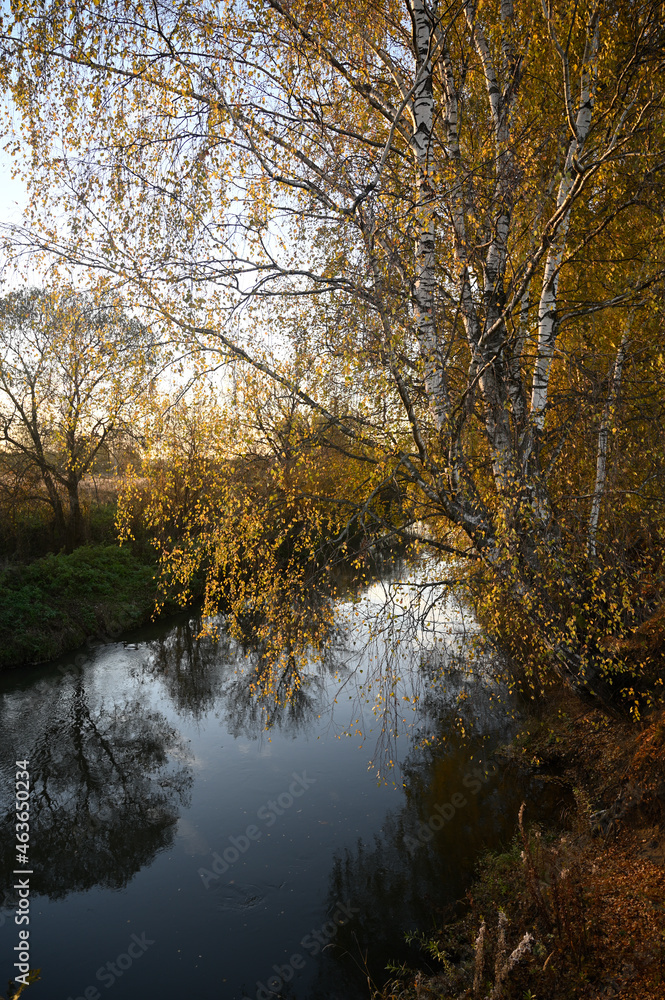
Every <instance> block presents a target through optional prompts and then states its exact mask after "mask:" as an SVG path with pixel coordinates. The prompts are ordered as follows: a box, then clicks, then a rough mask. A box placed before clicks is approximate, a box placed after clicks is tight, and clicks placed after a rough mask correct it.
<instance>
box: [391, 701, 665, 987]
mask: <svg viewBox="0 0 665 1000" xmlns="http://www.w3.org/2000/svg"><path fill="white" fill-rule="evenodd" d="M504 757H505V758H506V761H505V763H506V766H514V767H520V768H528V769H530V770H532V771H536V772H538V773H539V774H541V775H546V776H548V777H549V778H550V780H552V781H556V782H558V783H560V784H561V786H562V788H563V787H564V786H568V787H569V788H572V789H573V790H574V793H575V800H576V803H577V806H576V809H574V810H572V811H571V812H570V813H569V814H568V815H567V816H565V817H564V826H565V829H562V828H559V829H554V828H549V829H548V828H543V827H541V826H539V825H538V817H537V815H533V814H532V815H529V803H526V807H525V811H524V816H523V818H522V819H521V821H520V822H519V825H518V829H517V833H516V836H515V839H514V841H513V843H512V845H511V846H510V848H509V849H508V850H506V851H505V852H504V853H501V854H493V855H488V856H486V857H485V858H483V859H482V861H481V863H480V865H479V869H478V876H477V880H476V882H475V884H474V885H473V887H472V888H471V890H470V892H469V893H468V897H467V899H466V901H465V902H464V905H463V912H462V915H461V916H460V917H459V919H458V920H457V921H456V922H454V923H450V924H447V925H446V926H444V927H440V928H437V929H436V930H435V931H434V932H433V933H432V935H431V936H430V937H429V938H428V939H426V940H425V941H423V952H422V960H421V962H420V963H419V965H418V966H417V967H414V968H405V969H402V970H401V974H400V975H398V976H397V978H395V979H394V980H393V982H392V983H391V984H389V985H388V986H387V987H386V988H385V989H383V990H382V991H379V992H377V993H375V994H374V997H375V1000H379V998H381V1000H416V998H417V1000H425V998H432V1000H454V998H455V1000H457V998H469V1000H470V998H475V1000H499V998H503V1000H573V998H574V1000H577V998H584V1000H600V998H605V997H621V998H625V1000H656V998H663V997H665V838H664V837H663V832H662V831H663V822H664V820H665V712H663V711H662V710H661V711H659V712H654V713H653V715H652V716H651V718H650V719H649V720H648V722H646V723H645V724H643V726H642V727H641V728H638V727H637V726H636V725H635V724H634V723H630V722H624V721H617V720H610V719H608V718H607V717H606V716H604V715H603V714H602V713H600V712H590V711H589V710H588V707H586V708H585V707H583V706H582V705H581V704H580V703H578V702H576V701H575V700H574V699H573V698H572V697H571V696H565V697H564V696H561V699H560V701H559V704H558V707H557V710H556V711H553V712H552V713H551V714H550V715H549V716H548V717H547V718H546V719H545V720H544V721H540V722H533V723H532V724H531V726H530V727H529V730H528V731H527V732H525V733H524V734H523V735H522V736H521V737H520V738H519V739H518V740H517V741H516V742H515V743H514V744H513V745H512V746H511V747H509V748H506V749H505V751H504Z"/></svg>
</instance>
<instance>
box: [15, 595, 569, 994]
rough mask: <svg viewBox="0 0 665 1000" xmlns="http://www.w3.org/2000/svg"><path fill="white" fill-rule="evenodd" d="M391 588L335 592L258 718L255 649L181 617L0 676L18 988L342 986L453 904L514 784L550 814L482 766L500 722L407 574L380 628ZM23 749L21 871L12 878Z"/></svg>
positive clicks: (504, 834)
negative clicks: (23, 947)
mask: <svg viewBox="0 0 665 1000" xmlns="http://www.w3.org/2000/svg"><path fill="white" fill-rule="evenodd" d="M386 585H387V584H385V583H384V584H383V585H379V584H377V585H374V586H373V587H372V588H371V589H370V590H369V591H367V592H366V593H365V595H364V596H365V602H364V603H361V604H360V605H354V604H351V603H349V604H340V606H339V616H338V617H339V621H338V624H339V630H338V633H337V636H336V638H335V639H334V640H333V641H332V642H331V645H330V647H329V648H328V649H327V650H326V653H325V655H324V657H323V659H322V660H321V661H318V660H316V659H315V658H312V661H311V663H310V664H309V667H308V669H307V671H306V674H305V676H303V681H302V687H301V690H300V693H299V696H298V698H297V699H296V700H295V701H294V702H292V703H291V705H289V706H287V707H285V708H280V707H279V706H278V705H273V706H272V708H270V710H269V717H270V728H269V729H268V730H266V728H265V725H266V714H265V710H262V709H261V707H260V706H259V705H257V702H256V700H255V699H254V698H253V697H252V695H251V693H250V691H249V685H248V677H249V676H251V675H252V672H253V671H256V667H257V661H256V655H255V654H253V653H252V652H251V651H250V652H247V653H245V652H243V651H242V650H241V649H239V647H238V646H237V645H236V644H235V643H233V642H232V641H231V640H229V639H228V638H224V637H222V639H221V640H220V642H219V643H218V644H216V645H215V644H213V643H212V642H210V641H208V640H206V641H202V642H200V643H197V642H196V641H195V638H194V636H195V634H196V632H197V628H198V623H197V622H196V621H195V620H193V619H192V620H190V619H189V618H187V617H186V616H183V617H181V618H179V619H177V620H175V621H171V622H169V623H165V624H163V625H160V626H154V627H151V628H148V629H144V630H142V631H141V632H136V633H134V634H132V635H131V636H128V637H125V641H118V642H115V643H110V644H107V645H104V646H100V647H98V648H96V649H94V650H92V651H90V652H89V653H88V654H86V655H85V656H79V657H77V658H75V657H70V658H68V659H64V660H62V661H60V662H58V663H56V664H50V665H48V666H45V667H42V668H39V669H37V670H32V671H22V672H15V673H13V674H9V675H5V676H4V677H2V678H0V713H1V714H0V768H1V772H0V773H1V788H0V816H1V817H2V824H1V826H2V848H1V856H0V864H1V871H0V893H1V894H2V895H0V905H1V906H2V909H0V947H1V949H2V950H1V951H0V963H1V964H0V983H3V984H4V982H6V981H7V980H8V979H11V978H13V977H14V976H15V975H16V974H17V970H15V969H14V967H13V965H14V962H15V961H16V960H17V959H16V955H17V952H15V951H14V949H15V946H16V945H17V944H18V943H19V930H21V929H24V930H25V929H28V930H29V939H28V941H29V949H30V966H31V968H33V969H37V968H38V969H40V970H41V979H40V981H39V982H37V983H36V984H34V985H31V986H30V987H29V988H28V990H27V992H26V994H25V995H26V996H29V997H30V998H31V1000H32V998H34V1000H41V998H48V1000H67V998H72V1000H75V998H78V997H85V998H86V1000H98V998H99V997H106V996H109V997H116V998H125V1000H137V998H139V997H140V998H145V997H148V996H150V997H153V996H154V997H159V998H162V1000H179V998H185V997H186V998H190V997H196V998H197V1000H232V998H238V1000H240V998H242V997H251V998H259V1000H267V998H268V997H276V996H279V997H293V998H299V1000H305V998H328V1000H333V998H345V1000H354V998H356V997H358V998H359V997H366V996H367V995H368V991H367V976H368V975H371V976H372V978H373V980H374V981H375V982H379V981H381V979H382V977H384V976H385V973H384V971H383V970H384V968H385V965H386V963H387V962H388V961H391V960H392V961H405V960H406V961H413V962H415V961H417V952H416V951H415V949H414V946H410V945H406V943H405V942H404V931H405V930H407V929H409V928H419V927H420V928H429V927H430V926H431V923H432V921H433V920H434V919H435V918H436V917H437V916H439V917H440V916H441V914H442V912H443V911H444V910H445V908H446V906H447V905H448V904H454V902H455V901H456V900H458V899H459V898H460V897H462V896H463V894H464V892H465V889H466V887H467V886H468V884H469V881H470V878H471V876H472V872H473V865H474V863H475V861H476V860H477V857H478V854H479V853H480V852H482V851H483V850H484V849H485V848H489V847H496V846H498V845H500V844H502V843H506V842H507V841H508V840H509V839H510V837H511V835H512V833H513V831H514V828H515V820H516V815H517V811H518V808H519V805H520V802H521V801H522V799H523V798H524V797H525V796H526V797H527V798H528V799H529V800H530V801H531V803H532V805H531V809H532V815H535V814H536V813H537V812H538V811H539V810H540V814H541V815H543V811H544V810H549V814H551V810H552V809H553V808H555V806H554V804H553V803H552V802H547V800H546V797H545V790H543V789H542V788H539V787H538V786H537V785H532V786H531V787H524V786H521V785H520V784H519V781H518V779H517V778H516V777H515V776H510V775H505V774H503V773H502V771H501V770H500V769H498V770H497V768H496V765H495V764H492V757H491V751H492V748H493V747H494V746H496V745H497V743H500V742H502V741H504V740H505V739H507V738H508V737H509V735H510V732H511V731H512V729H514V725H515V723H514V721H511V719H510V713H509V712H507V709H506V704H505V702H504V703H502V704H499V703H498V701H497V697H498V696H499V695H500V694H501V692H500V690H499V689H497V688H496V687H495V686H493V685H492V683H491V682H490V681H489V679H488V677H487V675H488V664H486V663H485V662H484V661H483V660H482V659H476V660H473V658H472V656H471V654H470V653H469V652H468V648H467V647H465V646H464V644H463V642H461V640H460V639H459V636H458V635H456V634H451V635H447V633H448V632H450V633H458V632H459V629H460V627H461V626H462V624H463V620H462V616H461V615H460V614H459V613H458V612H457V611H455V610H454V609H452V608H448V609H443V610H439V611H438V613H437V622H436V623H435V624H432V625H431V627H430V628H428V629H427V630H426V632H425V633H424V634H423V632H422V630H419V629H417V628H416V627H415V626H414V624H413V621H412V619H411V616H410V613H409V608H408V601H409V598H410V596H412V594H413V589H411V590H409V588H407V589H406V590H403V591H401V592H400V594H401V598H400V600H401V606H400V604H399V603H393V604H392V607H391V613H390V614H384V616H383V617H381V618H376V612H377V609H378V607H379V604H380V603H381V601H382V600H383V597H384V596H385V586H386ZM356 612H359V614H358V615H356ZM430 617H431V616H430ZM370 622H372V623H373V624H372V628H371V632H372V634H370V625H369V623H370ZM433 628H435V629H436V630H437V631H438V633H439V641H438V642H437V641H435V640H434V638H433V634H432V631H431V629H433ZM398 640H399V642H398ZM469 665H471V666H472V667H473V670H472V671H471V670H469V669H468V667H469ZM444 667H445V669H443V668H444ZM368 679H370V680H371V679H373V681H374V683H373V686H372V687H371V690H368V688H367V683H368ZM393 692H395V697H391V695H392V693H393ZM405 698H408V699H409V700H408V701H407V700H404V699H405ZM460 706H461V707H462V713H463V714H462V718H463V719H464V720H465V721H464V722H462V723H460V722H459V717H460ZM456 720H457V721H456ZM471 721H473V736H472V737H471V738H469V736H468V735H467V737H466V738H463V737H462V732H461V729H462V728H469V727H470V723H471ZM441 736H445V737H446V739H445V742H444V743H443V744H441V743H440V737H441ZM26 758H27V759H29V770H30V778H31V799H30V807H31V808H30V811H31V821H30V842H29V854H28V858H29V865H28V866H27V868H28V870H29V871H31V872H32V874H30V875H29V876H26V875H24V874H21V875H17V876H14V875H13V874H12V873H13V872H14V870H15V869H19V868H21V867H23V868H25V867H26V866H22V865H21V864H20V862H18V861H17V860H16V858H17V857H18V855H17V853H16V847H15V832H14V824H15V822H16V815H15V812H14V796H13V793H14V781H15V766H14V762H15V761H16V760H23V759H26ZM26 879H27V880H28V882H29V897H28V900H29V913H28V915H29V925H28V924H26V923H23V924H20V925H17V923H16V922H15V913H16V908H17V906H18V905H19V900H18V890H17V889H16V888H14V887H15V886H16V885H17V884H19V880H22V881H24V882H25V880H26ZM24 895H25V894H24ZM22 905H23V906H25V904H22ZM0 989H1V987H0Z"/></svg>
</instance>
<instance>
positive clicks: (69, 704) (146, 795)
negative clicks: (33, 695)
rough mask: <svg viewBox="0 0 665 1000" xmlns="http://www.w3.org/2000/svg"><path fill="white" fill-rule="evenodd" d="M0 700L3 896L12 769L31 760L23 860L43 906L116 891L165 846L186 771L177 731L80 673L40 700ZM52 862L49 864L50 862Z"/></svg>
mask: <svg viewBox="0 0 665 1000" xmlns="http://www.w3.org/2000/svg"><path fill="white" fill-rule="evenodd" d="M26 707H27V706H26V704H25V703H24V702H23V701H22V699H20V698H19V697H11V696H9V697H7V696H6V697H5V699H4V704H3V714H2V730H1V735H0V752H1V753H2V761H3V775H6V780H3V783H2V797H1V799H0V802H2V815H3V819H2V821H1V822H0V845H1V846H0V866H1V871H2V877H3V878H4V879H5V880H6V881H5V885H4V888H5V891H6V892H8V893H9V895H11V886H12V882H13V880H12V879H11V877H10V875H11V872H12V870H13V868H14V864H13V855H14V839H15V838H14V823H15V816H14V813H13V812H12V810H11V801H10V799H9V795H8V793H9V792H10V791H11V790H13V774H12V773H11V772H12V770H13V768H12V767H11V765H12V764H13V762H14V761H15V760H16V759H18V758H19V757H21V758H28V759H29V761H30V776H31V785H32V788H31V796H30V843H31V847H30V862H31V868H32V869H33V871H34V875H35V878H34V882H35V883H36V884H37V885H39V887H40V891H41V892H43V893H44V894H46V895H48V896H49V897H50V898H51V899H58V898H60V897H62V896H65V895H66V894H67V893H70V892H79V891H82V890H86V889H90V888H92V887H93V886H105V887H107V888H111V889H120V888H122V887H123V886H125V885H127V883H128V882H129V881H130V879H131V878H132V876H133V875H134V874H135V873H136V872H137V871H139V870H140V869H141V868H142V867H143V866H144V865H146V864H148V863H149V862H150V861H151V860H152V858H153V857H154V855H155V854H156V852H157V851H159V850H161V849H163V848H164V847H166V846H168V844H170V843H171V841H172V840H173V835H174V829H175V824H176V823H177V820H178V815H179V812H180V808H181V807H182V806H183V805H186V804H187V801H188V791H189V788H190V786H191V782H192V775H191V769H190V768H189V767H188V766H187V765H186V764H184V763H181V762H179V761H178V752H179V751H180V752H182V747H181V741H180V739H179V737H178V733H177V730H176V729H175V728H174V727H173V726H171V725H169V723H168V722H167V721H166V719H165V718H164V716H162V715H161V714H160V713H159V712H155V711H153V710H151V709H150V708H149V707H148V706H147V705H146V704H145V703H144V702H142V701H141V700H139V699H136V698H133V699H129V698H127V697H123V695H122V694H121V695H120V697H119V698H113V699H112V698H111V697H110V696H109V695H107V696H106V697H103V696H100V693H99V692H98V691H95V688H94V685H92V686H90V687H89V686H86V682H85V680H84V677H83V676H75V677H74V678H73V679H71V680H60V679H58V680H56V681H55V682H54V683H53V685H51V686H50V687H49V688H48V689H47V690H45V691H44V696H43V697H41V698H40V699H39V701H36V700H35V699H30V706H29V708H30V710H29V713H28V712H27V711H26ZM56 859H57V864H55V863H54V861H55V860H56Z"/></svg>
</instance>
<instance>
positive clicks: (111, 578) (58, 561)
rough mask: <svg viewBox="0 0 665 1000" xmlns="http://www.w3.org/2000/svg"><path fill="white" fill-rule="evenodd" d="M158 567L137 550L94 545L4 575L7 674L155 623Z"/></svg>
mask: <svg viewBox="0 0 665 1000" xmlns="http://www.w3.org/2000/svg"><path fill="white" fill-rule="evenodd" d="M154 573H155V567H154V565H153V564H152V563H150V562H148V561H147V560H142V559H139V558H137V556H136V555H134V554H133V553H132V551H131V550H130V549H129V548H119V547H118V546H117V545H86V546H83V547H81V548H79V549H76V550H75V551H74V552H72V553H71V554H70V555H65V554H63V553H60V554H58V555H53V554H51V555H47V556H44V557H43V558H41V559H37V560H35V561H34V562H31V563H29V564H27V565H16V566H9V567H8V568H6V569H4V570H2V571H1V572H0V669H2V670H6V669H9V668H11V667H16V666H20V665H22V664H26V663H34V662H38V661H42V660H49V659H52V658H53V657H55V656H58V655H60V654H61V653H64V652H67V651H68V650H70V649H74V648H76V646H79V645H80V644H81V643H83V642H85V640H86V639H87V638H88V637H94V636H100V635H105V636H108V635H114V634H117V633H118V632H119V631H121V630H122V629H126V628H129V627H131V626H134V625H138V624H141V623H142V622H145V621H147V620H148V619H149V618H150V615H151V613H152V610H153V607H154V601H155V581H154V579H153V575H154Z"/></svg>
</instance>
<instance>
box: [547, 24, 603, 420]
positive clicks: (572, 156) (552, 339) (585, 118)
mask: <svg viewBox="0 0 665 1000" xmlns="http://www.w3.org/2000/svg"><path fill="white" fill-rule="evenodd" d="M544 9H545V8H544ZM545 16H546V18H548V14H547V11H546V14H545ZM548 20H549V19H548ZM549 29H550V35H551V36H552V40H553V41H554V44H555V46H556V48H557V50H558V51H559V53H560V55H561V58H562V62H563V68H564V89H565V97H566V106H567V112H568V120H569V125H570V129H571V131H572V132H573V135H572V137H571V139H570V142H569V144H568V152H567V155H566V162H565V164H564V168H563V173H562V177H561V182H560V184H559V189H558V191H557V199H556V212H557V213H561V218H560V220H559V222H558V225H557V227H556V230H555V234H554V238H553V241H552V245H551V247H550V251H549V253H548V255H547V260H546V262H545V273H544V275H543V284H542V291H541V296H540V303H539V305H538V348H537V354H536V364H535V368H534V372H533V383H532V389H531V418H532V421H533V425H534V427H535V428H536V430H537V431H542V429H543V427H544V425H545V408H546V406H547V393H548V388H549V382H550V374H551V370H552V358H553V357H554V351H555V347H556V336H557V328H556V311H557V293H558V285H559V269H560V267H561V261H562V260H563V255H564V251H565V249H566V239H567V236H568V229H569V226H570V214H571V209H572V204H571V194H572V193H573V188H574V185H575V181H576V179H577V177H578V161H579V159H580V157H581V156H582V153H583V151H584V144H585V142H586V139H587V136H588V134H589V128H590V126H591V119H592V115H593V105H594V85H595V71H596V66H597V58H598V21H597V19H596V20H595V23H592V24H591V25H590V26H589V32H590V36H589V38H588V40H587V46H586V51H585V53H584V59H583V64H582V71H581V80H580V100H579V105H578V109H577V118H576V120H575V122H574V123H573V121H572V114H571V108H570V100H569V88H568V73H569V66H568V59H567V56H566V55H565V53H564V52H563V50H562V49H561V48H560V46H559V44H558V42H557V40H556V35H555V34H554V28H553V25H552V24H551V22H549Z"/></svg>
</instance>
